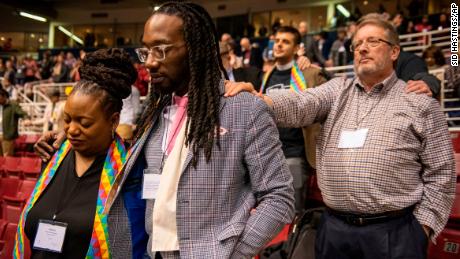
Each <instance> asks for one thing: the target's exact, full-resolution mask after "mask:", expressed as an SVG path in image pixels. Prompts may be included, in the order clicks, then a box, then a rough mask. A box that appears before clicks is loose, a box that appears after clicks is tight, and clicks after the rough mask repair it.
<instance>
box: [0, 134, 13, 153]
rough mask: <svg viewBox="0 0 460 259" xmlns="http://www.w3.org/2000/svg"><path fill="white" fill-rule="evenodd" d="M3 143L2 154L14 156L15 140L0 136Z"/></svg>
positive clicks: (0, 148) (0, 147) (0, 151)
mask: <svg viewBox="0 0 460 259" xmlns="http://www.w3.org/2000/svg"><path fill="white" fill-rule="evenodd" d="M0 141H1V142H2V145H1V146H0V156H13V155H14V140H4V139H3V137H0Z"/></svg>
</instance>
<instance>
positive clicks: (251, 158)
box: [232, 98, 294, 259]
mask: <svg viewBox="0 0 460 259" xmlns="http://www.w3.org/2000/svg"><path fill="white" fill-rule="evenodd" d="M251 110H252V111H253V112H252V114H251V116H250V121H249V123H248V124H247V126H248V127H247V136H246V140H245V142H246V144H245V147H246V149H245V153H244V162H245V164H246V165H247V168H248V171H249V179H250V181H251V186H252V191H253V193H254V195H255V197H256V199H257V204H258V205H257V207H256V208H255V211H254V212H253V213H252V214H251V216H250V217H249V219H248V221H247V224H246V227H245V229H244V231H243V233H242V235H241V237H240V239H239V241H238V243H237V245H236V247H235V250H234V252H233V255H232V258H235V259H236V258H238V259H241V258H251V257H253V256H255V255H256V254H257V253H258V252H259V251H260V250H261V249H262V248H263V247H264V246H265V245H266V244H267V243H268V242H269V241H270V240H272V238H273V237H274V236H275V235H276V234H278V233H279V231H280V230H281V229H282V228H283V226H284V225H285V224H288V223H291V221H292V219H293V217H294V189H293V185H292V176H291V174H290V173H289V169H288V166H287V164H286V160H285V158H284V154H283V152H282V150H281V142H280V140H279V135H278V130H277V128H276V125H275V123H274V121H273V116H271V114H270V111H269V108H268V107H267V106H266V105H265V103H263V102H262V101H261V100H260V99H258V98H257V99H256V100H255V101H254V102H253V107H252V109H251Z"/></svg>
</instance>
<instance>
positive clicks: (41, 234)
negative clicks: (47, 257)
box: [33, 219, 67, 253]
mask: <svg viewBox="0 0 460 259" xmlns="http://www.w3.org/2000/svg"><path fill="white" fill-rule="evenodd" d="M66 231H67V223H64V222H58V221H51V220H44V219H40V220H39V221H38V228H37V233H36V235H35V240H34V244H33V248H34V249H37V250H43V251H49V252H54V253H62V247H63V245H64V240H65V234H66Z"/></svg>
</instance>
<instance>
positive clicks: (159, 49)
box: [135, 44, 183, 63]
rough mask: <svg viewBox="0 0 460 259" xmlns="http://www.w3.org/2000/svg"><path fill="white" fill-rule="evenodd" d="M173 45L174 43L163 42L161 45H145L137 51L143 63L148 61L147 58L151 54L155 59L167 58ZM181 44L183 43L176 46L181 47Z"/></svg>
mask: <svg viewBox="0 0 460 259" xmlns="http://www.w3.org/2000/svg"><path fill="white" fill-rule="evenodd" d="M173 46H174V44H161V45H157V46H153V47H150V48H145V47H144V48H137V49H135V51H136V54H137V57H138V58H139V61H140V62H142V63H144V62H145V61H147V58H148V57H149V55H152V57H153V59H154V60H155V61H163V60H165V59H166V52H167V49H169V48H172V47H173ZM181 46H183V45H180V46H176V47H181Z"/></svg>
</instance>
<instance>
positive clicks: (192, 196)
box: [105, 2, 294, 259]
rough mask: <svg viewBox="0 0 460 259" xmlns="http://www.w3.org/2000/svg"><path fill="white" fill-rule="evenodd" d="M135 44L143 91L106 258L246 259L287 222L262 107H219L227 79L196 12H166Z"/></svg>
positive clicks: (283, 186) (167, 6)
mask: <svg viewBox="0 0 460 259" xmlns="http://www.w3.org/2000/svg"><path fill="white" fill-rule="evenodd" d="M142 42H143V45H144V47H142V48H139V49H137V50H136V52H137V54H138V57H139V60H140V61H141V62H143V63H145V66H146V68H147V69H148V70H149V73H150V77H151V82H150V83H151V89H150V90H151V91H150V96H149V97H148V103H147V108H146V110H145V111H144V114H143V115H142V117H141V120H140V122H139V123H138V125H139V128H138V132H137V133H136V136H135V144H134V145H133V147H132V148H131V150H130V156H129V158H127V161H126V165H125V166H124V168H123V171H122V173H121V177H119V179H117V181H116V183H115V185H117V186H118V188H112V191H111V192H110V193H109V195H108V201H107V204H106V208H105V209H106V211H107V212H108V225H109V228H108V229H109V244H110V245H109V250H110V251H111V255H112V257H113V258H120V259H121V258H123V259H124V258H146V257H148V256H150V257H151V258H157V257H160V256H161V257H162V258H219V259H220V258H238V259H239V258H251V257H253V256H254V255H256V254H257V253H258V252H259V251H260V250H261V249H262V248H263V247H264V246H265V244H267V243H268V242H269V241H270V240H271V239H272V238H273V237H274V236H275V235H276V234H277V233H278V232H279V231H280V230H281V228H282V227H283V226H284V224H286V223H290V222H291V220H292V218H293V215H294V209H293V207H294V205H293V204H294V196H293V194H294V191H293V187H292V177H291V175H290V173H289V171H288V167H287V164H286V161H285V158H284V155H283V152H282V150H281V143H280V141H279V137H278V130H277V128H276V126H275V124H274V122H273V119H272V116H271V114H270V112H269V110H268V107H267V106H266V105H265V104H264V103H263V102H262V101H261V100H260V99H259V98H257V97H254V96H252V95H250V94H246V93H243V94H240V95H238V96H235V97H233V98H224V96H223V95H224V79H225V78H227V75H226V73H225V69H224V68H223V65H222V61H221V59H220V54H219V47H218V46H219V45H218V40H217V33H216V30H215V27H214V24H213V21H212V19H211V17H210V16H209V14H208V13H207V12H206V10H205V9H204V8H203V7H201V6H199V5H197V4H193V3H189V2H168V3H164V4H163V5H161V6H160V7H159V9H158V10H157V11H155V12H154V13H153V14H152V15H151V16H150V18H149V19H148V20H147V22H146V23H145V27H144V34H143V38H142ZM253 209H255V212H253V213H251V211H253Z"/></svg>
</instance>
